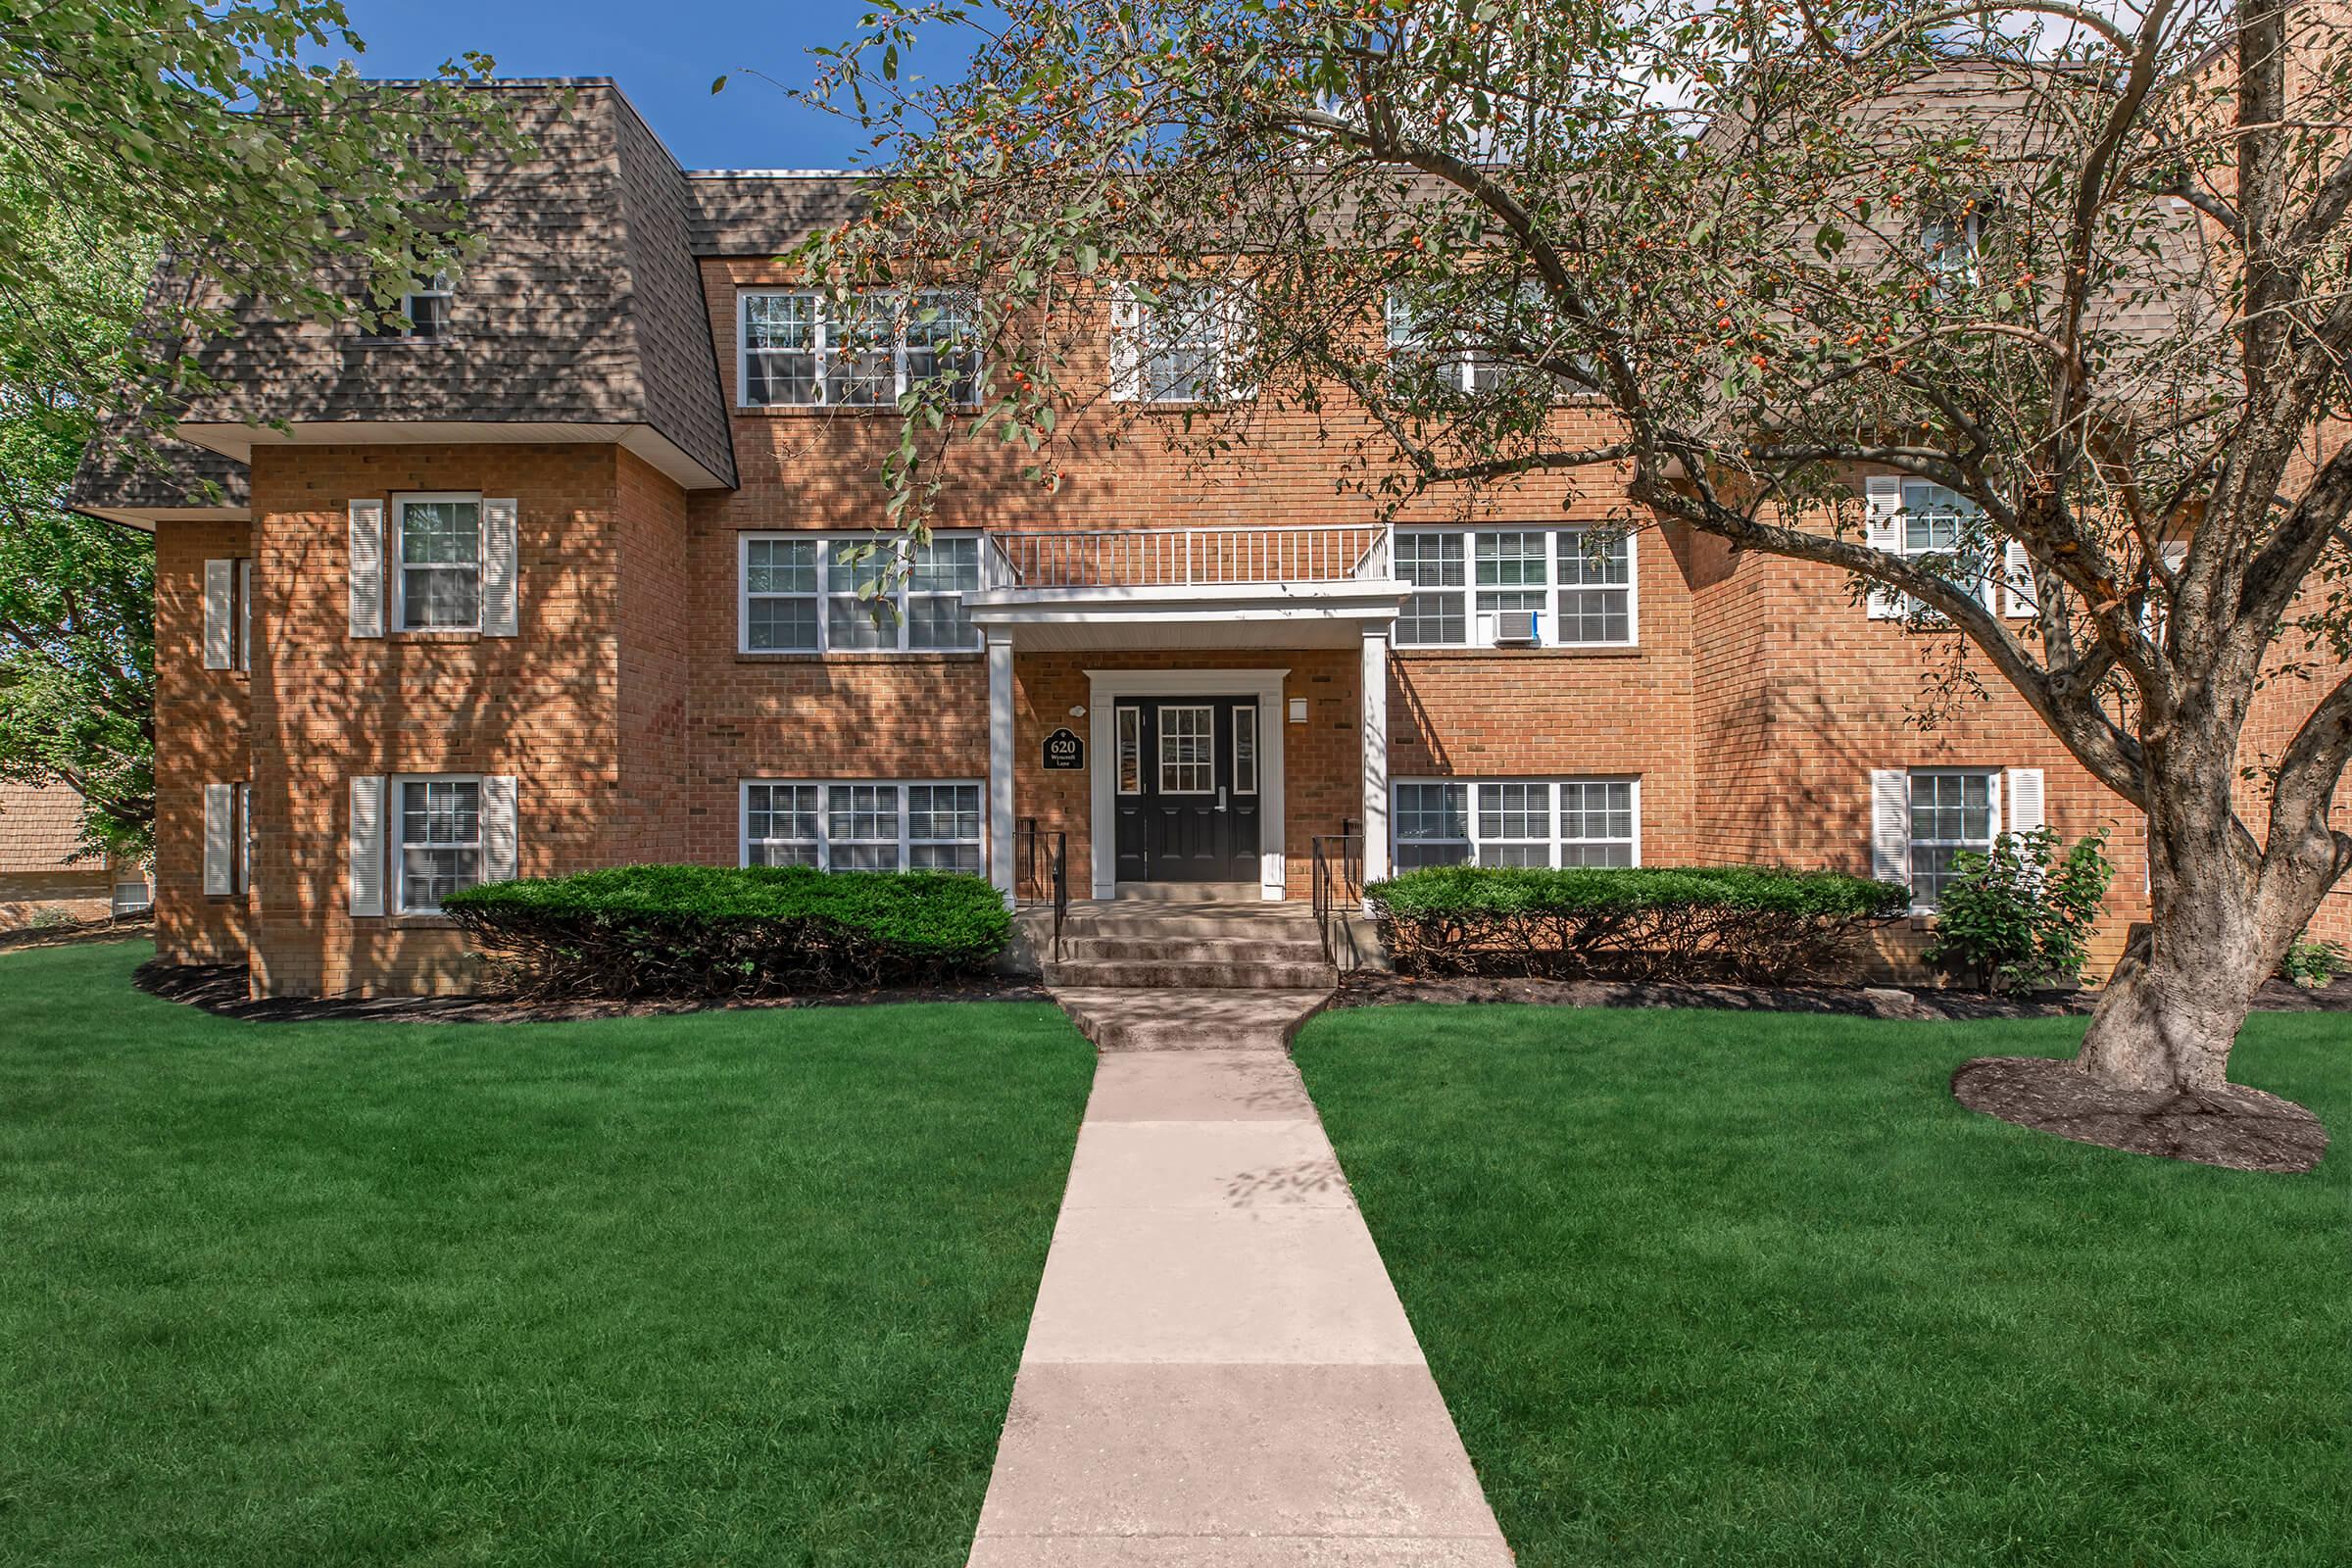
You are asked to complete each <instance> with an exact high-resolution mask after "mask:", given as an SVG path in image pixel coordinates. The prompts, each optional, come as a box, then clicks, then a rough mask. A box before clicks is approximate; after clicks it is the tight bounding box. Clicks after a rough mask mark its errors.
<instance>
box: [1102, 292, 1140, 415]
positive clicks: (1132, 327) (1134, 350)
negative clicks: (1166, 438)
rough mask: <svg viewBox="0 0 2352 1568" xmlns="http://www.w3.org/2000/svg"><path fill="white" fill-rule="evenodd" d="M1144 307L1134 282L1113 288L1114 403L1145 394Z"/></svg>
mask: <svg viewBox="0 0 2352 1568" xmlns="http://www.w3.org/2000/svg"><path fill="white" fill-rule="evenodd" d="M1143 336H1144V308H1143V304H1142V302H1141V301H1139V300H1138V299H1137V298H1136V297H1135V285H1134V284H1133V283H1113V284H1111V285H1110V400H1111V401H1112V402H1113V403H1133V402H1134V401H1135V400H1136V399H1137V398H1139V397H1141V396H1142V395H1143Z"/></svg>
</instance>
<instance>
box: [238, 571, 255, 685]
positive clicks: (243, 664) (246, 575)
mask: <svg viewBox="0 0 2352 1568" xmlns="http://www.w3.org/2000/svg"><path fill="white" fill-rule="evenodd" d="M237 667H238V668H239V669H251V668H252V667H253V558H252V557H250V556H248V557H246V558H245V559H244V560H242V561H240V562H238V563H237Z"/></svg>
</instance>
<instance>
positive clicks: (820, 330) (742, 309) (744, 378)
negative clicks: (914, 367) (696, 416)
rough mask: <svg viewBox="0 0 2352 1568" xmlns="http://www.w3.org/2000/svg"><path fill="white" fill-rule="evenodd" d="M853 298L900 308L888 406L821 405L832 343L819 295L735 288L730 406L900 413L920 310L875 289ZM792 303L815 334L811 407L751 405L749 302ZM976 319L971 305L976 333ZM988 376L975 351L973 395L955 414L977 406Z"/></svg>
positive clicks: (902, 294) (895, 315)
mask: <svg viewBox="0 0 2352 1568" xmlns="http://www.w3.org/2000/svg"><path fill="white" fill-rule="evenodd" d="M857 292H859V293H865V292H870V293H871V294H872V295H873V296H875V297H877V298H887V299H890V300H893V301H896V302H901V303H899V304H896V305H894V307H893V311H892V324H891V330H890V363H891V388H892V390H891V395H890V397H889V398H888V399H887V400H885V401H883V402H880V403H829V402H827V401H826V399H825V384H826V380H827V376H826V373H825V372H826V369H827V362H828V361H829V360H830V359H831V358H832V355H833V347H832V343H831V337H832V319H831V311H832V306H831V303H830V300H829V298H828V296H827V295H826V293H825V291H824V290H822V289H811V288H739V289H737V290H736V291H735V406H736V407H737V408H739V409H751V410H763V409H830V410H833V411H834V412H836V413H851V414H885V413H887V414H896V413H897V412H898V409H899V399H901V398H903V397H905V396H906V395H907V393H908V392H909V391H911V390H913V387H914V383H913V382H912V381H910V380H909V379H908V378H907V326H908V324H909V321H910V316H911V312H912V311H914V310H919V309H921V308H922V307H921V306H919V305H913V306H909V305H906V304H905V303H904V302H905V301H906V300H907V298H908V295H907V291H905V290H901V289H876V290H871V291H857ZM952 292H954V291H953V290H949V289H916V290H914V291H913V293H914V294H915V295H923V294H933V295H937V294H946V293H952ZM796 298H797V299H806V300H809V301H811V302H812V304H811V306H810V311H809V314H810V320H811V323H812V326H813V331H814V340H813V342H812V343H811V345H810V349H809V355H810V362H811V364H812V366H813V370H814V384H815V389H816V397H815V398H814V400H813V401H811V402H808V403H754V402H753V401H752V302H753V301H754V300H772V299H796ZM978 316H979V311H978V307H977V305H976V304H975V305H974V309H973V322H972V324H973V328H974V330H977V329H978V327H979V320H978ZM869 352H870V351H869ZM987 370H988V361H987V358H986V356H985V355H983V354H980V353H978V352H976V351H975V353H974V354H973V356H972V391H973V393H974V397H973V398H972V399H971V400H968V401H966V400H958V401H957V403H956V407H957V408H959V409H972V408H978V407H979V406H980V405H979V401H978V394H979V392H980V389H981V387H982V385H983V384H984V383H985V381H986V378H987Z"/></svg>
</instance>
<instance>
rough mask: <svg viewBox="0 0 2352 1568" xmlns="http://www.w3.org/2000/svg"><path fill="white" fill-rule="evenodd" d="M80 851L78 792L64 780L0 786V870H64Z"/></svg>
mask: <svg viewBox="0 0 2352 1568" xmlns="http://www.w3.org/2000/svg"><path fill="white" fill-rule="evenodd" d="M81 853H82V851H81V797H80V796H78V795H76V794H74V793H73V791H72V790H70V789H67V788H66V787H65V786H64V785H62V784H49V785H41V784H0V872H8V873H23V872H26V871H61V870H66V869H68V868H69V867H70V866H71V865H72V863H73V862H74V861H75V860H76V858H78V857H80V855H81ZM80 863H81V864H84V865H88V866H92V867H95V866H98V865H101V864H102V863H103V862H102V861H101V860H99V859H98V858H96V857H91V858H88V859H86V860H82V861H81V862H80Z"/></svg>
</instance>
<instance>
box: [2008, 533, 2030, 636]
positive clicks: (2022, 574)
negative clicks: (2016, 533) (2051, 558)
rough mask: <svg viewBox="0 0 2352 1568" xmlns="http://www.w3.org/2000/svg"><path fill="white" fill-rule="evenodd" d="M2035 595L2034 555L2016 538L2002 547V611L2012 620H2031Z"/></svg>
mask: <svg viewBox="0 0 2352 1568" xmlns="http://www.w3.org/2000/svg"><path fill="white" fill-rule="evenodd" d="M2036 608H2037V607H2036V605H2035V602H2034V556H2033V553H2032V552H2031V551H2029V550H2027V549H2026V547H2025V546H2024V545H2023V544H2021V543H2019V542H2018V541H2017V540H2015V539H2011V540H2009V541H2007V542H2006V543H2005V544H2004V545H2003V546H2002V547H2001V613H2002V614H2004V615H2007V616H2008V617H2009V618H2010V619H2011V620H2030V619H2032V618H2033V617H2034V613H2035V611H2036Z"/></svg>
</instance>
